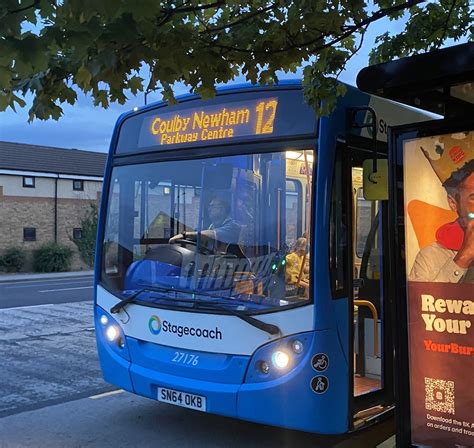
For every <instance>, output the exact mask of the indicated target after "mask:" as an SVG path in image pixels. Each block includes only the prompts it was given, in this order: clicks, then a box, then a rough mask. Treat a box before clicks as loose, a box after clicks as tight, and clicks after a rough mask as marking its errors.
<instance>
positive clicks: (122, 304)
mask: <svg viewBox="0 0 474 448" xmlns="http://www.w3.org/2000/svg"><path fill="white" fill-rule="evenodd" d="M147 291H148V292H181V291H176V289H175V288H165V287H161V286H160V287H153V286H148V287H146V288H142V289H139V290H138V291H137V292H134V293H133V294H131V295H129V296H128V297H125V298H124V299H122V300H121V301H120V302H118V303H116V304H115V305H114V306H113V307H112V308H110V312H111V313H112V314H116V313H118V312H119V311H120V310H121V309H122V308H123V307H125V306H126V305H128V304H129V303H133V302H136V301H137V298H138V296H139V295H140V294H142V293H143V292H147Z"/></svg>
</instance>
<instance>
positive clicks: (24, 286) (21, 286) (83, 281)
mask: <svg viewBox="0 0 474 448" xmlns="http://www.w3.org/2000/svg"><path fill="white" fill-rule="evenodd" d="M90 282H91V280H82V281H79V280H76V281H74V282H62V283H46V284H44V285H34V284H33V285H31V284H30V285H23V284H22V285H18V286H16V285H15V286H13V285H12V286H5V289H20V288H34V287H35V286H63V285H73V284H80V283H90Z"/></svg>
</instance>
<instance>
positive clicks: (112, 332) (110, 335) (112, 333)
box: [105, 325, 119, 342]
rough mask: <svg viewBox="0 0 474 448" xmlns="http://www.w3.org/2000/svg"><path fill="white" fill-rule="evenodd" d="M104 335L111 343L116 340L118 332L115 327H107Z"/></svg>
mask: <svg viewBox="0 0 474 448" xmlns="http://www.w3.org/2000/svg"><path fill="white" fill-rule="evenodd" d="M105 335H106V336H107V339H108V340H109V341H110V342H113V341H115V340H116V339H117V338H118V336H119V331H118V329H117V327H116V326H115V325H109V326H108V327H107V330H105Z"/></svg>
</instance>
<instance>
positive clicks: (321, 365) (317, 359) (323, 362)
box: [311, 353, 329, 372]
mask: <svg viewBox="0 0 474 448" xmlns="http://www.w3.org/2000/svg"><path fill="white" fill-rule="evenodd" d="M311 365H312V366H313V369H314V370H316V371H317V372H324V371H325V370H326V369H327V368H328V367H329V358H328V357H327V355H325V354H324V353H318V354H317V355H314V356H313V359H311Z"/></svg>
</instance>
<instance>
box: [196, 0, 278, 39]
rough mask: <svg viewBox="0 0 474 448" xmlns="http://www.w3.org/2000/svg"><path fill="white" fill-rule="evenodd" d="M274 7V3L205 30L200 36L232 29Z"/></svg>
mask: <svg viewBox="0 0 474 448" xmlns="http://www.w3.org/2000/svg"><path fill="white" fill-rule="evenodd" d="M276 6H278V5H277V4H276V3H273V4H271V5H270V6H267V7H266V8H263V9H259V10H257V11H254V12H251V13H248V14H247V15H246V16H245V17H241V18H240V19H238V20H235V21H234V22H230V23H227V24H225V25H221V26H216V27H214V28H207V29H206V30H205V31H201V34H202V33H208V34H212V33H217V32H218V31H222V30H226V29H227V28H232V27H233V26H235V25H239V24H241V23H244V22H246V21H247V20H249V19H252V18H254V17H256V16H258V15H260V14H264V13H266V12H268V11H270V10H272V9H275V8H276Z"/></svg>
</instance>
